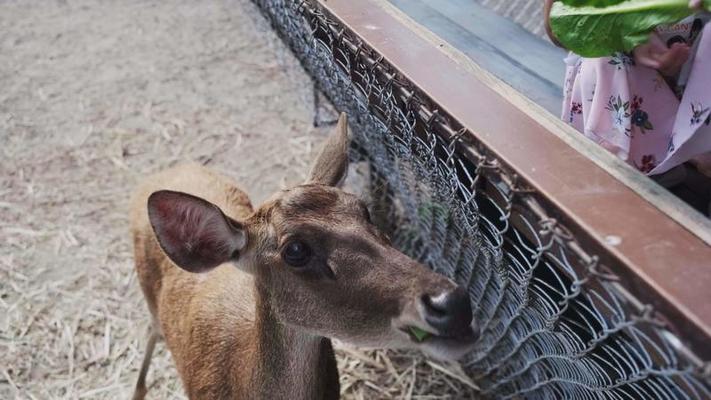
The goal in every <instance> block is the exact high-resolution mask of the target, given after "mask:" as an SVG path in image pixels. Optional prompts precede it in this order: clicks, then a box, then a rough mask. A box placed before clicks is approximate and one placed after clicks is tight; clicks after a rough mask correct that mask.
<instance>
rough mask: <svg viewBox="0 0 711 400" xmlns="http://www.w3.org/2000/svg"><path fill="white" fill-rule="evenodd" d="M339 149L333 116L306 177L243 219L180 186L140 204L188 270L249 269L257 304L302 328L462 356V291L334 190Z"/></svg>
mask: <svg viewBox="0 0 711 400" xmlns="http://www.w3.org/2000/svg"><path fill="white" fill-rule="evenodd" d="M347 152H348V131H347V123H346V118H345V114H342V115H341V118H340V119H339V122H338V125H337V128H336V132H335V134H333V135H332V136H331V137H330V138H329V139H328V141H327V142H326V144H325V146H324V147H323V149H322V151H321V153H320V155H319V156H318V158H317V159H316V161H315V163H314V165H313V167H312V169H311V172H310V174H309V178H308V180H307V181H306V182H305V183H304V184H301V185H299V186H296V187H294V188H291V189H287V190H283V191H281V192H278V193H276V194H275V195H274V196H272V198H271V199H270V200H268V201H267V202H266V203H265V204H264V205H262V206H261V207H260V208H259V209H257V210H256V211H255V212H254V213H253V214H252V215H251V216H250V217H248V218H247V219H245V220H243V221H235V220H232V219H230V218H228V217H227V216H225V215H224V214H223V213H222V212H221V211H220V209H219V208H217V206H215V205H213V204H211V203H208V202H207V201H205V200H202V199H200V198H197V197H194V196H191V195H188V194H185V193H178V192H171V191H159V192H155V193H153V194H152V195H151V196H150V198H149V200H148V211H149V218H150V221H151V224H152V226H153V229H154V231H155V233H156V236H157V238H158V241H159V243H160V245H161V247H162V248H163V250H164V252H165V253H166V254H167V255H168V257H170V259H171V260H172V261H173V262H174V263H175V264H177V265H178V266H179V267H181V268H183V269H185V270H187V271H189V272H195V273H200V272H204V271H208V270H211V269H212V268H215V267H217V266H218V265H220V264H224V263H226V262H232V263H234V265H235V266H237V267H238V268H241V269H242V270H244V271H246V272H248V273H251V274H253V275H254V278H255V279H254V281H255V284H256V285H257V288H258V290H261V291H262V292H263V293H266V296H265V297H266V298H267V299H263V302H264V303H265V304H264V307H268V308H269V311H270V312H272V313H273V314H274V315H275V316H276V318H277V319H278V320H279V321H280V322H281V323H282V324H285V325H288V326H291V327H295V328H296V329H299V330H301V331H303V332H305V333H308V334H313V335H318V336H324V337H329V338H336V339H339V340H342V341H345V342H349V343H353V344H355V345H360V346H367V347H391V348H392V347H399V348H402V347H416V348H420V349H422V350H424V351H426V352H428V353H430V354H431V355H433V356H435V357H438V358H446V359H456V358H458V357H460V356H462V355H463V354H465V353H466V352H467V351H469V350H470V349H471V347H472V344H473V342H474V341H475V339H476V336H477V334H476V329H474V328H473V327H472V310H471V306H470V302H469V298H468V296H467V293H466V291H465V290H464V289H463V288H461V287H458V286H457V285H456V284H454V283H453V282H452V281H451V280H449V279H447V278H445V277H443V276H441V275H438V274H436V273H434V272H433V271H431V270H430V269H428V268H426V267H425V266H423V265H421V264H419V263H418V262H416V261H414V260H412V259H411V258H409V257H407V256H406V255H404V254H402V253H401V252H399V251H398V250H397V249H395V248H394V247H392V245H391V244H390V241H389V240H388V238H387V237H386V236H385V235H384V234H383V233H381V232H380V231H379V230H378V229H377V228H376V227H375V226H374V225H373V224H372V223H371V221H370V216H369V214H368V208H367V206H366V205H365V204H364V203H363V201H361V200H360V199H359V198H358V197H356V196H354V195H352V194H349V193H346V192H344V191H343V190H341V189H339V188H338V187H337V186H338V185H339V183H340V182H341V181H342V180H343V179H344V177H345V175H346V171H347V169H348V168H347V167H348V155H347ZM235 290H239V288H235ZM257 312H258V313H259V312H262V311H261V310H259V309H258V310H257Z"/></svg>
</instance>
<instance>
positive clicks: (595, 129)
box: [544, 0, 711, 213]
mask: <svg viewBox="0 0 711 400" xmlns="http://www.w3.org/2000/svg"><path fill="white" fill-rule="evenodd" d="M553 1H554V0H546V1H545V3H544V6H545V8H544V15H545V16H546V31H547V33H548V35H549V37H550V38H551V40H552V41H553V43H555V44H557V45H559V46H560V43H559V42H558V40H557V38H556V37H555V35H554V34H553V32H552V31H551V29H550V9H551V6H552V3H553ZM689 6H690V7H692V8H696V9H699V8H700V7H701V1H700V0H692V1H690V2H689ZM709 19H711V13H708V12H696V13H694V14H692V15H690V16H689V17H687V18H685V19H683V20H681V21H679V22H677V23H674V24H669V25H659V26H657V27H656V28H655V29H654V32H652V33H651V34H650V38H649V41H648V42H647V43H645V44H642V45H639V46H637V47H636V48H634V49H633V51H632V52H631V53H625V52H618V53H615V54H611V55H610V56H608V57H601V58H583V57H580V56H578V55H576V54H574V53H572V52H571V53H570V54H569V55H568V57H566V59H565V63H566V76H565V82H564V100H563V110H562V115H561V118H562V119H563V120H564V121H566V122H568V123H569V124H570V125H572V126H573V127H575V128H576V129H577V130H578V131H580V132H581V133H583V134H584V135H585V136H586V137H588V138H589V139H591V140H593V141H595V142H596V143H598V144H599V145H601V146H602V147H604V148H605V149H607V150H609V151H610V152H612V153H614V154H615V155H617V156H618V157H619V158H621V159H622V160H625V161H626V162H627V163H629V164H631V165H632V166H634V167H635V168H637V169H638V170H639V171H640V172H642V173H644V174H647V175H650V176H653V177H655V178H656V180H657V181H658V182H659V183H660V184H662V185H663V186H666V187H673V186H674V185H677V184H680V183H682V182H683V181H684V180H685V179H686V177H687V175H688V172H689V168H691V169H693V172H695V173H696V172H700V173H701V174H703V175H706V176H708V177H711V24H708V23H707V22H708V21H709ZM561 47H562V46H561ZM704 185H706V184H704V183H702V184H701V186H702V187H701V188H700V190H701V191H702V192H703V191H704V190H705V191H706V192H708V193H702V195H703V196H705V197H706V200H704V204H705V205H704V206H702V207H697V208H700V209H701V210H702V211H704V212H709V213H711V207H709V203H708V201H709V200H708V196H709V195H711V188H710V187H706V188H704V187H703V186H704ZM696 186H698V185H696ZM706 186H708V185H706ZM697 189H698V188H697Z"/></svg>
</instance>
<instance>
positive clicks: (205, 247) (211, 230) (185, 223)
mask: <svg viewBox="0 0 711 400" xmlns="http://www.w3.org/2000/svg"><path fill="white" fill-rule="evenodd" d="M148 219H149V220H150V222H151V226H152V227H153V231H154V232H155V234H156V238H157V239H158V243H159V244H160V246H161V248H162V249H163V251H164V252H165V254H166V255H167V256H168V258H170V259H171V260H172V261H173V262H174V263H175V264H176V265H177V266H179V267H180V268H182V269H184V270H186V271H188V272H205V271H209V270H211V269H213V268H215V267H217V266H218V265H220V264H222V263H225V262H227V261H230V260H236V259H237V258H239V255H240V252H241V251H242V250H243V249H244V248H245V247H246V246H247V234H246V231H245V229H244V228H243V227H242V225H241V224H240V223H239V222H237V221H235V220H232V219H230V218H228V217H227V216H226V215H225V214H223V213H222V211H221V210H220V209H219V208H218V207H217V206H216V205H214V204H212V203H210V202H208V201H206V200H203V199H201V198H199V197H195V196H193V195H190V194H187V193H181V192H173V191H170V190H160V191H158V192H155V193H153V194H151V195H150V197H148Z"/></svg>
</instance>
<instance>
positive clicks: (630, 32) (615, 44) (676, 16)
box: [551, 0, 711, 57]
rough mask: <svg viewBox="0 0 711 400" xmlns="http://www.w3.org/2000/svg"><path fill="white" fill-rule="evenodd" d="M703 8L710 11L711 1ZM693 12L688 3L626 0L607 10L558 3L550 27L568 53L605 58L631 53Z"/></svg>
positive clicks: (663, 0)
mask: <svg viewBox="0 0 711 400" xmlns="http://www.w3.org/2000/svg"><path fill="white" fill-rule="evenodd" d="M572 1H579V2H584V3H585V4H589V3H591V2H592V1H594V2H598V0H591V1H584V0H572ZM599 1H603V0H599ZM613 1H614V0H613ZM704 8H705V9H707V10H711V0H704ZM693 12H694V11H693V10H691V9H689V1H688V0H627V1H623V2H618V3H617V4H614V5H610V6H607V7H604V8H597V7H592V6H583V7H572V6H568V5H565V4H563V3H562V2H555V3H553V8H552V9H551V28H552V30H553V33H554V34H555V36H556V37H557V38H558V40H559V41H560V43H561V44H562V45H563V46H565V47H566V48H567V49H568V50H570V51H572V52H574V53H576V54H578V55H580V56H583V57H605V56H609V55H611V54H612V53H614V52H616V51H632V49H634V48H635V47H636V46H638V45H640V44H643V43H645V42H646V41H647V40H648V39H649V34H650V33H651V32H652V30H653V29H654V27H655V26H657V25H661V24H671V23H674V22H677V21H680V20H682V19H684V18H685V17H687V16H689V15H691V14H692V13H693Z"/></svg>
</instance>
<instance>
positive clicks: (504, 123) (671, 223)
mask: <svg viewBox="0 0 711 400" xmlns="http://www.w3.org/2000/svg"><path fill="white" fill-rule="evenodd" d="M320 4H321V5H322V6H323V7H324V8H325V9H326V10H327V11H328V12H330V13H332V14H333V15H334V16H336V17H337V18H338V19H339V20H340V21H341V22H342V23H343V25H344V26H346V27H348V28H349V29H351V30H353V31H354V32H357V34H358V36H359V38H360V39H361V40H363V41H364V43H366V44H367V45H368V46H370V47H372V48H373V49H374V50H375V51H376V52H378V53H379V54H381V55H383V56H384V57H385V60H386V61H387V62H388V63H389V64H391V65H392V66H393V67H394V68H396V69H397V70H398V71H399V72H400V73H401V74H402V75H403V76H404V77H406V78H407V79H408V80H410V81H411V82H412V83H413V84H414V85H416V86H417V87H418V88H419V89H420V90H421V91H422V92H424V93H426V94H427V96H429V97H430V98H431V99H432V100H433V101H434V102H435V103H437V104H438V105H439V106H440V107H442V109H443V110H446V112H447V114H448V116H450V117H452V118H454V119H456V120H457V121H458V122H459V123H460V124H461V125H462V126H464V127H466V128H467V129H468V130H469V132H471V133H472V134H473V136H475V138H476V140H477V141H479V142H480V143H481V144H482V145H483V146H485V147H486V148H488V149H489V151H491V152H492V153H493V154H495V155H496V157H497V159H498V160H499V161H500V162H501V163H503V164H504V165H507V166H508V167H510V168H511V169H513V170H514V171H515V172H516V173H517V175H518V176H519V177H520V178H521V179H523V180H524V181H525V182H527V183H528V184H529V185H531V186H532V187H533V189H535V190H536V192H537V193H538V194H539V195H540V196H541V197H542V198H543V199H544V200H545V202H546V204H547V206H548V207H549V208H548V211H549V212H551V213H552V214H553V216H554V217H563V218H564V219H565V225H566V226H567V227H568V228H570V229H571V230H573V232H574V233H575V234H576V237H577V239H578V240H579V241H580V242H581V243H582V244H583V245H584V246H585V248H586V250H587V251H590V252H592V253H593V254H598V255H600V256H601V257H602V258H603V260H604V261H605V263H606V265H610V266H614V267H615V271H614V272H615V273H617V274H618V275H620V276H621V277H622V279H623V282H624V284H625V288H626V289H627V290H629V291H630V292H631V293H633V294H634V295H635V296H637V297H638V298H639V300H640V301H642V302H647V303H650V304H652V305H654V306H655V307H656V308H657V309H658V310H660V311H661V312H662V313H663V314H665V315H666V316H667V317H668V318H669V320H670V322H672V324H673V325H674V326H675V327H676V328H677V329H679V331H680V332H684V336H683V339H685V340H688V341H690V342H691V343H693V348H694V350H695V351H697V352H698V353H699V354H700V356H701V357H702V358H704V359H709V358H711V348H709V347H708V346H706V344H707V343H708V340H709V338H711V307H709V306H708V303H709V301H710V300H711V292H709V288H710V287H711V245H710V244H711V221H709V220H708V219H706V218H705V217H703V216H702V215H701V214H699V213H698V212H696V211H694V210H693V209H691V208H690V207H689V206H687V205H686V204H684V203H682V202H681V201H680V200H678V199H676V198H675V197H674V196H673V195H671V194H670V193H668V192H667V191H666V190H664V189H663V188H661V187H660V186H658V185H656V184H655V183H653V182H652V181H651V180H649V179H648V178H646V177H644V176H643V175H641V174H639V173H638V172H637V171H635V170H634V169H632V168H631V167H629V166H628V165H627V164H625V163H623V162H622V161H620V160H618V159H617V158H616V157H614V156H613V155H611V154H610V153H608V152H606V151H605V150H603V149H601V148H599V147H598V146H596V145H595V144H594V143H592V142H590V141H588V140H587V139H585V138H584V137H583V136H582V135H580V134H579V133H578V132H576V131H575V130H574V129H573V128H571V127H569V126H567V125H566V124H564V123H563V122H562V121H560V120H559V119H558V118H557V117H555V116H553V115H552V114H550V113H548V112H546V111H545V110H544V109H542V108H541V107H540V106H538V105H537V104H535V103H533V102H531V101H530V100H529V99H527V98H526V97H525V96H523V95H522V94H521V93H519V92H518V91H516V90H515V89H513V88H511V87H510V86H508V85H506V84H505V83H504V82H502V81H501V80H500V79H498V78H496V77H494V76H493V75H492V74H490V73H488V72H487V71H485V70H484V69H482V68H481V67H480V66H479V65H478V64H476V63H474V62H473V61H472V60H470V59H469V58H468V57H466V56H465V55H464V54H463V53H461V52H460V51H458V50H457V49H455V48H454V47H452V46H451V45H449V44H448V43H446V42H445V41H444V40H442V39H441V38H439V37H437V36H436V35H435V34H433V33H432V32H430V31H428V30H427V29H425V28H423V27H421V26H420V25H418V24H416V23H415V22H414V21H412V20H411V19H410V18H409V17H408V16H407V15H405V14H404V13H403V12H401V11H400V10H398V9H397V8H396V7H394V6H393V5H392V4H390V3H388V2H386V1H385V0H361V1H358V2H351V1H349V0H320ZM670 216H671V218H670ZM613 239H614V240H613Z"/></svg>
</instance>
